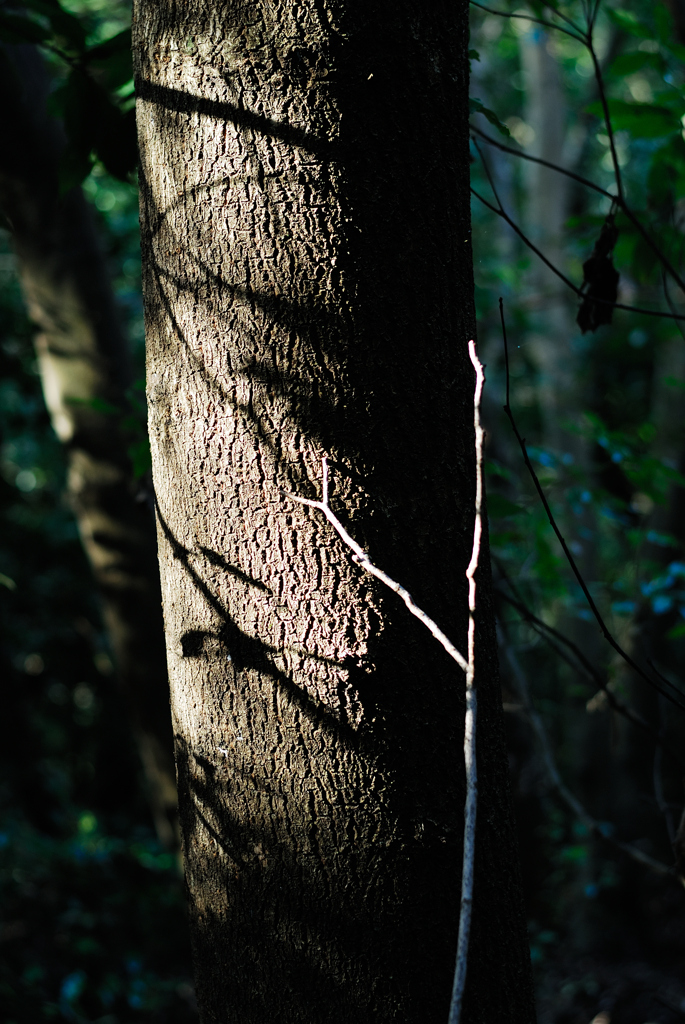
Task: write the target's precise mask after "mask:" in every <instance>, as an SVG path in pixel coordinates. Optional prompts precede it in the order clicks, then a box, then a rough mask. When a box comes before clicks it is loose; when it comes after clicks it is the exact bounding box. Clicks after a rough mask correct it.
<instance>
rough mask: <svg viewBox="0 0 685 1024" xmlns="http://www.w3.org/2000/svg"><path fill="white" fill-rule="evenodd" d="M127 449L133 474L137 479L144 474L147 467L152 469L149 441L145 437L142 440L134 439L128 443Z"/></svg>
mask: <svg viewBox="0 0 685 1024" xmlns="http://www.w3.org/2000/svg"><path fill="white" fill-rule="evenodd" d="M127 451H128V456H129V458H130V460H131V464H132V466H133V475H134V477H135V478H136V480H138V479H139V478H140V477H141V476H145V474H146V473H147V472H148V470H149V469H152V455H151V454H150V442H149V441H148V439H147V437H145V438H144V439H143V440H142V441H135V442H134V443H133V444H131V445H129V446H128V449H127Z"/></svg>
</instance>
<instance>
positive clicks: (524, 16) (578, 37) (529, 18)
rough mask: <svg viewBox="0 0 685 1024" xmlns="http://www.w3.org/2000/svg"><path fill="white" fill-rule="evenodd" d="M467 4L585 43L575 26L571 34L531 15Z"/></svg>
mask: <svg viewBox="0 0 685 1024" xmlns="http://www.w3.org/2000/svg"><path fill="white" fill-rule="evenodd" d="M469 2H470V4H471V6H472V7H479V8H480V9H481V11H487V12H488V14H496V15H498V17H500V18H517V19H520V20H521V21H532V22H533V23H534V24H536V25H544V26H545V28H553V29H555V30H556V31H557V32H563V33H564V35H565V36H571V38H572V39H576V40H577V41H578V42H579V43H584V42H585V38H584V36H583V35H582V34H581V29H579V28H577V26H575V25H574V26H573V27H574V28H575V29H576V31H575V32H571V31H569V29H567V28H563V26H562V25H555V24H554V22H553V21H545V19H544V18H535V17H533V15H532V14H520V13H516V14H513V13H512V12H511V11H497V10H495V8H494V7H486V6H485V4H479V3H476V0H469ZM566 20H568V19H566ZM570 24H573V22H570ZM576 33H577V34H576Z"/></svg>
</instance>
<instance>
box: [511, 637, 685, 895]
mask: <svg viewBox="0 0 685 1024" xmlns="http://www.w3.org/2000/svg"><path fill="white" fill-rule="evenodd" d="M498 634H499V640H500V647H501V649H502V650H503V651H504V653H505V655H506V658H507V661H508V662H509V667H510V669H511V674H512V677H513V680H514V684H515V687H516V691H517V693H518V697H519V700H520V701H521V703H522V704H523V706H524V708H525V710H526V714H527V716H528V719H529V721H530V724H531V725H532V726H533V729H534V731H535V734H536V736H537V738H538V742H539V744H540V749H541V751H542V759H543V761H544V763H545V768H546V770H547V774H548V776H549V778H550V781H551V782H552V784H553V785H554V787H555V789H556V790H557V792H558V793H559V796H560V797H561V798H562V800H563V801H564V803H565V804H566V805H567V807H569V808H570V809H571V810H572V811H573V813H574V814H575V816H576V817H577V818H578V820H579V821H581V822H582V823H583V825H585V827H586V828H587V830H588V831H589V832H594V833H595V834H596V835H598V836H601V838H602V839H606V840H607V842H609V843H611V845H612V846H615V847H616V848H617V849H619V850H621V851H622V852H623V853H626V854H627V855H628V856H629V857H632V859H633V860H636V861H637V862H638V863H639V864H644V865H645V867H648V868H651V870H652V871H655V872H656V873H657V874H659V875H670V876H672V877H675V874H676V872H675V871H674V869H673V868H671V867H669V866H668V865H667V864H664V863H663V861H660V860H657V859H656V858H655V857H650V856H649V854H648V853H644V851H643V850H641V849H640V848H639V847H637V846H634V845H633V844H632V843H624V842H623V841H622V840H621V839H615V838H614V837H613V835H612V831H613V828H612V826H611V825H609V824H608V822H603V821H598V820H597V819H596V818H593V817H592V815H591V814H590V813H589V811H587V810H586V808H585V807H584V806H583V805H582V804H581V802H580V800H578V798H577V797H576V796H574V795H573V793H572V792H571V790H570V789H569V788H568V786H567V785H566V784H565V782H564V781H563V779H562V778H561V775H560V774H559V769H558V768H557V765H556V762H555V760H554V755H553V754H552V747H551V744H550V742H549V737H548V736H547V730H546V729H545V725H544V722H543V721H542V718H541V717H540V715H539V714H538V713H537V711H536V710H535V708H534V707H533V702H532V700H531V698H530V691H529V689H528V680H527V679H526V676H525V673H524V672H523V669H522V668H521V666H520V665H519V662H518V659H517V657H516V655H515V654H514V651H513V650H512V648H511V645H510V644H509V643H506V642H505V641H504V638H503V635H502V630H501V628H500V627H499V626H498Z"/></svg>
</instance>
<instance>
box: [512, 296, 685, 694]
mask: <svg viewBox="0 0 685 1024" xmlns="http://www.w3.org/2000/svg"><path fill="white" fill-rule="evenodd" d="M499 311H500V319H501V322H502V339H503V341H504V367H505V374H506V396H507V397H506V405H505V406H504V411H505V413H506V414H507V417H508V419H509V422H510V423H511V429H512V430H513V431H514V436H515V437H516V440H517V441H518V443H519V448H520V449H521V454H522V455H523V461H524V462H525V464H526V469H527V470H528V472H529V473H530V477H531V479H532V481H533V484H534V486H535V490H536V491H537V492H538V495H539V498H540V501H541V502H542V506H543V508H544V510H545V513H546V515H547V519H548V521H549V525H550V526H551V527H552V529H553V530H554V533H555V534H556V537H557V540H558V541H559V543H560V545H561V549H562V551H563V552H564V554H565V555H566V560H567V562H568V564H569V565H570V567H571V570H572V571H573V575H574V576H575V577H576V579H577V581H578V584H579V586H580V589H581V590H582V592H583V595H584V597H585V600H586V601H587V603H588V605H589V607H590V611H591V612H592V614H593V615H594V617H595V621H596V622H597V625H598V626H599V628H600V630H601V633H602V636H603V637H604V639H605V640H606V641H607V643H608V644H610V646H611V647H613V649H614V650H615V651H616V653H617V654H618V655H619V657H621V658H622V659H623V661H624V662H625V663H626V665H629V666H630V667H631V668H632V670H633V672H635V673H637V675H639V676H640V678H641V679H644V681H645V682H646V683H648V684H649V685H650V686H651V687H653V688H654V689H655V690H656V691H657V692H658V693H660V694H661V695H662V696H663V697H665V698H666V699H667V700H669V701H670V702H671V703H672V704H675V705H676V707H679V708H681V709H682V710H685V695H684V694H683V693H682V691H681V690H679V689H678V687H677V686H674V684H673V683H671V682H670V681H669V680H666V679H665V680H664V683H665V684H666V685H665V686H662V685H661V683H660V682H658V681H657V680H656V679H654V678H653V677H652V676H650V675H648V674H647V672H645V670H644V669H643V668H641V667H640V665H638V663H637V662H636V661H635V659H634V658H632V657H631V656H630V654H628V652H627V651H625V650H624V649H623V648H622V647H621V645H620V644H619V642H618V640H616V638H615V637H614V635H613V633H612V632H611V630H610V629H609V627H608V626H607V624H606V622H605V621H604V618H603V616H602V614H601V612H600V610H599V608H598V607H597V605H596V603H595V600H594V598H593V597H592V594H591V593H590V591H589V589H588V586H587V583H586V582H585V580H584V579H583V576H582V573H581V571H580V569H579V568H578V564H577V562H576V560H575V558H574V557H573V555H572V554H571V550H570V548H569V546H568V544H567V543H566V538H565V537H564V535H563V533H562V532H561V530H560V529H559V525H558V523H557V521H556V519H555V517H554V514H553V512H552V509H551V508H550V505H549V502H548V501H547V496H546V495H545V492H544V490H543V488H542V484H541V483H540V479H539V477H538V475H537V473H536V472H535V469H534V468H533V464H532V462H531V461H530V456H529V455H528V449H527V447H526V441H525V438H523V437H522V436H521V433H520V431H519V429H518V426H517V425H516V420H515V419H514V414H513V412H512V410H511V406H510V404H509V346H508V344H507V328H506V323H505V321H504V303H503V301H502V299H500V300H499Z"/></svg>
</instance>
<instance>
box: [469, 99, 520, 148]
mask: <svg viewBox="0 0 685 1024" xmlns="http://www.w3.org/2000/svg"><path fill="white" fill-rule="evenodd" d="M469 110H470V111H471V113H472V114H473V113H477V114H482V115H483V116H484V117H486V118H487V119H488V121H489V122H490V124H491V125H494V127H495V128H496V129H497V131H498V132H499V133H500V135H505V136H506V137H507V138H509V137H510V136H511V132H510V131H509V129H508V128H507V126H506V125H505V124H502V122H501V121H500V119H499V118H498V116H497V114H496V113H495V112H494V111H493V110H488V108H487V107H484V106H483V104H482V103H481V101H480V100H477V99H476V98H475V96H471V97H469Z"/></svg>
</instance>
